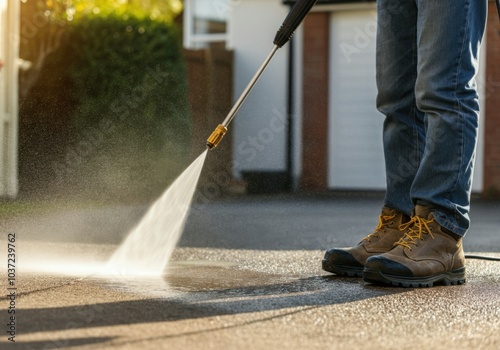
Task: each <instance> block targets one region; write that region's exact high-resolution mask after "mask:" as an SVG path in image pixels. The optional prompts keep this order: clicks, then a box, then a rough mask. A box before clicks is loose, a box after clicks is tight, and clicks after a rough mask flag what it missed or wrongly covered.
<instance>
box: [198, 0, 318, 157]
mask: <svg viewBox="0 0 500 350" xmlns="http://www.w3.org/2000/svg"><path fill="white" fill-rule="evenodd" d="M315 3H316V0H298V1H297V2H296V3H295V5H294V6H293V7H292V9H291V10H290V12H289V13H288V15H287V16H286V18H285V20H284V21H283V24H282V25H281V27H280V28H279V30H278V32H277V33H276V36H275V37H274V42H273V43H274V47H273V49H272V50H271V52H270V53H269V55H268V56H267V57H266V59H265V60H264V62H263V63H262V65H261V66H260V67H259V69H258V70H257V72H256V73H255V75H254V76H253V78H252V79H251V80H250V82H249V83H248V85H247V86H246V88H245V90H243V92H242V93H241V95H240V97H239V98H238V100H237V101H236V103H235V104H234V106H233V108H231V110H230V111H229V113H228V114H227V116H226V118H225V119H224V121H223V122H222V124H219V125H218V126H217V127H216V128H215V130H214V131H213V132H212V134H211V135H210V137H209V138H208V140H207V148H208V149H212V148H214V147H217V145H218V144H219V142H220V141H221V140H222V138H223V137H224V135H225V134H226V132H227V127H228V125H229V123H231V121H232V120H233V118H234V116H235V115H236V113H237V112H238V110H239V109H240V107H241V105H242V104H243V102H244V101H245V99H246V98H247V96H248V94H249V93H250V91H251V90H252V88H253V87H254V86H255V84H256V83H257V80H259V78H260V76H261V75H262V73H264V70H265V69H266V68H267V66H268V65H269V62H271V59H272V58H273V56H274V54H275V53H276V51H277V50H278V49H279V48H281V47H282V46H283V45H285V44H286V43H287V42H288V41H289V40H290V38H291V37H292V35H293V33H294V32H295V30H296V29H297V27H298V26H299V25H300V23H302V20H303V19H304V17H306V15H307V14H308V13H309V11H310V10H311V8H312V7H313V6H314V4H315Z"/></svg>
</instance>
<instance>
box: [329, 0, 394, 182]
mask: <svg viewBox="0 0 500 350" xmlns="http://www.w3.org/2000/svg"><path fill="white" fill-rule="evenodd" d="M375 32H376V14H375V11H371V10H357V11H338V12H333V13H332V16H331V26H330V62H331V66H330V103H329V106H330V107H329V108H330V111H329V131H328V132H329V145H328V147H329V164H328V185H329V187H330V188H332V189H369V190H371V189H378V190H380V189H384V188H385V170H384V169H385V167H384V155H383V148H382V124H383V116H382V114H380V113H379V112H378V111H377V109H376V107H375V98H376V92H377V91H376V85H375Z"/></svg>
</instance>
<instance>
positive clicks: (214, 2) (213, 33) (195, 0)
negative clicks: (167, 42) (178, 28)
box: [184, 0, 232, 49]
mask: <svg viewBox="0 0 500 350" xmlns="http://www.w3.org/2000/svg"><path fill="white" fill-rule="evenodd" d="M230 2H231V0H186V1H185V2H184V47H185V48H189V49H199V48H203V47H207V46H209V45H211V44H213V43H219V44H220V43H222V44H225V43H226V41H227V38H228V34H227V20H228V15H229V13H230V12H231V6H232V4H230Z"/></svg>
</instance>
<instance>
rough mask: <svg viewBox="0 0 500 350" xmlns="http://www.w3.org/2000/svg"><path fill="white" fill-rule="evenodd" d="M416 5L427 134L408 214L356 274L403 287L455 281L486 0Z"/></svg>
mask: <svg viewBox="0 0 500 350" xmlns="http://www.w3.org/2000/svg"><path fill="white" fill-rule="evenodd" d="M416 3H417V6H418V21H417V45H418V65H417V67H418V70H417V72H418V77H417V81H416V87H415V96H416V102H417V107H418V109H419V110H420V111H422V112H423V113H424V115H425V118H424V125H425V131H426V132H425V135H426V137H425V148H424V153H423V157H422V160H421V162H420V166H419V168H418V171H417V174H416V176H415V179H414V182H413V184H412V187H411V198H412V201H413V202H414V203H415V204H416V206H415V215H414V216H413V217H412V220H411V221H410V223H409V224H408V225H407V226H408V227H406V229H407V230H408V231H407V233H406V234H405V236H404V238H403V239H401V240H399V241H398V242H397V243H396V247H395V248H394V249H392V250H390V251H389V252H387V253H384V254H381V255H377V256H372V257H370V258H368V259H367V261H366V263H365V269H364V270H363V278H364V280H365V281H368V282H375V283H385V284H392V285H399V286H404V287H412V286H413V287H421V286H432V285H433V284H434V283H437V282H443V283H445V284H460V283H464V282H465V259H464V254H463V248H462V239H461V236H463V235H464V234H465V232H466V231H467V228H468V227H469V219H468V215H467V214H468V210H469V199H470V188H471V181H472V167H473V160H474V150H475V144H476V137H477V119H478V113H479V105H478V98H477V92H476V86H475V82H474V76H475V74H476V73H477V61H478V60H477V56H478V52H479V46H480V43H481V41H482V37H483V33H484V27H485V21H486V6H487V0H441V1H430V0H416ZM405 226H406V225H405Z"/></svg>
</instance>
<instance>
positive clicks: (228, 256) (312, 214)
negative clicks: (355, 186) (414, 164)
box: [0, 193, 500, 350]
mask: <svg viewBox="0 0 500 350" xmlns="http://www.w3.org/2000/svg"><path fill="white" fill-rule="evenodd" d="M380 203H381V196H380V195H379V194H349V193H343V194H341V193H331V194H324V195H286V196H250V197H241V198H230V199H225V200H218V201H214V202H212V203H209V204H200V203H199V204H195V205H193V207H192V210H191V214H190V216H189V218H188V222H187V225H186V229H185V232H184V234H183V236H182V239H181V241H180V242H179V246H178V248H177V249H176V251H175V252H174V256H173V257H172V262H171V264H170V265H169V266H168V267H167V268H166V270H165V274H164V276H163V277H162V278H157V279H147V278H142V279H139V278H136V279H132V280H130V279H124V278H120V277H119V276H102V275H101V272H102V271H103V265H104V264H105V262H106V260H107V259H108V258H109V256H110V255H111V254H112V253H113V251H114V250H115V249H116V246H117V245H118V244H119V243H120V242H121V241H122V240H123V238H124V237H125V236H126V234H127V233H128V231H129V230H130V229H131V228H132V227H133V226H134V225H135V223H137V221H138V220H139V219H140V217H141V215H142V214H143V213H144V211H145V210H146V209H147V207H133V206H122V207H113V208H89V209H71V207H70V206H68V207H66V208H60V209H58V210H52V211H50V212H45V213H39V214H32V215H27V216H26V215H25V216H23V215H20V216H16V217H12V218H10V219H6V220H4V221H3V222H2V225H1V228H2V239H3V240H2V241H0V246H1V248H0V251H1V252H2V255H3V256H4V258H3V260H4V261H5V263H3V266H4V267H3V268H2V269H1V273H2V275H1V281H0V282H1V285H0V288H1V290H2V294H3V297H0V300H1V305H2V306H1V308H0V318H1V323H0V328H3V329H1V332H0V334H1V336H0V337H1V338H0V348H1V349H104V350H106V349H272V348H275V349H320V348H321V349H323V348H330V349H345V348H351V349H400V348H408V347H411V348H413V349H450V348H457V349H499V348H500V262H488V261H481V260H468V261H467V283H466V284H464V285H461V286H450V287H445V286H436V287H433V288H425V289H413V288H409V289H403V288H389V287H380V286H375V285H372V284H368V283H365V282H363V281H362V280H361V279H359V278H341V277H337V276H334V275H331V274H328V273H325V272H323V271H322V270H321V267H320V265H321V264H320V262H321V258H322V256H323V253H324V250H325V249H327V248H329V247H332V246H349V245H353V244H356V243H357V242H358V241H359V240H360V238H362V237H363V236H365V235H366V234H368V233H370V232H371V231H372V230H373V228H374V227H375V226H376V224H377V216H378V214H379V211H380ZM499 213H500V202H493V201H482V200H474V201H473V205H472V212H471V218H472V227H471V229H470V231H469V233H468V235H467V236H466V238H465V240H464V246H465V250H466V251H467V252H468V253H473V254H483V255H488V256H496V257H500V239H499V234H500V229H499V227H500V215H499ZM8 232H15V233H16V241H15V243H14V244H15V248H16V271H15V285H14V287H15V288H16V289H15V297H16V299H15V302H14V304H13V303H12V301H11V300H10V299H12V298H11V297H9V296H8V295H9V293H11V291H12V290H9V289H8V288H9V286H8V276H7V266H6V265H7V260H8V256H7V254H8V251H7V248H8V242H7V241H6V239H7V238H8V235H7V234H8ZM9 306H14V307H15V311H16V312H15V326H14V328H15V340H16V342H15V343H13V342H10V341H9V340H8V338H9V337H10V336H11V335H9V334H8V333H7V331H9V326H8V323H10V322H11V321H10V319H9V317H10V316H12V314H9V313H8V311H9Z"/></svg>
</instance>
